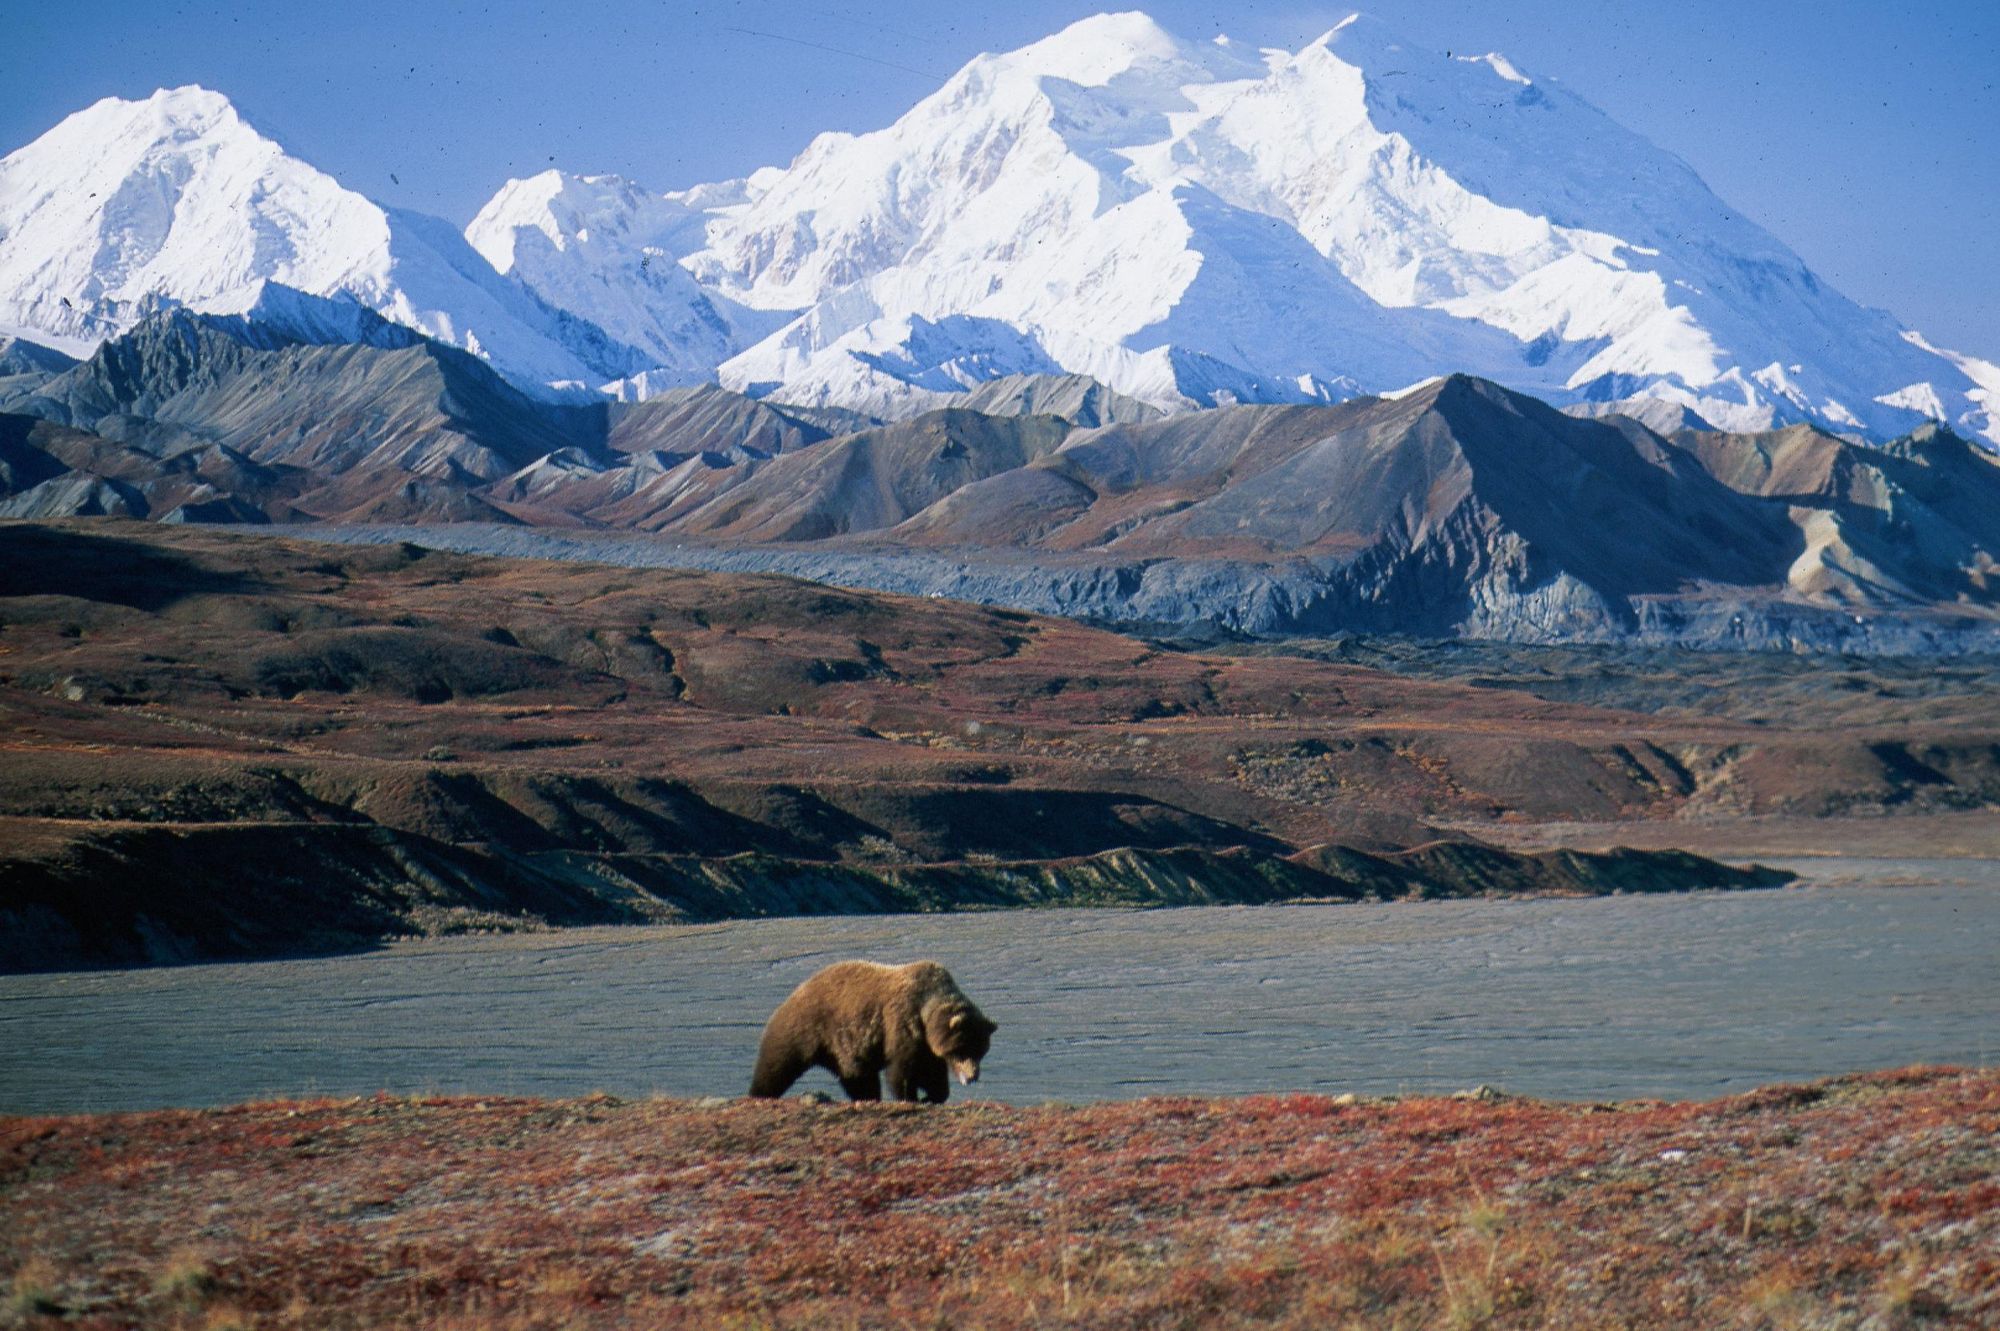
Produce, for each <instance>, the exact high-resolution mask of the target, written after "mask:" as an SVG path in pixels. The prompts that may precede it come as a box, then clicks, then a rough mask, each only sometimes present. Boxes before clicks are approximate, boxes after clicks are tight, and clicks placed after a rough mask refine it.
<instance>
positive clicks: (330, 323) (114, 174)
mask: <svg viewBox="0 0 2000 1331" xmlns="http://www.w3.org/2000/svg"><path fill="white" fill-rule="evenodd" d="M175 308H184V309H188V310H193V311H197V312H200V313H203V314H209V315H221V316H234V317H237V318H241V319H247V320H249V321H251V322H255V323H260V324H274V325H276V326H277V327H279V328H280V329H282V330H283V332H284V334H285V335H286V336H287V337H290V338H293V339H294V340H296V341H299V342H301V343H302V344H310V345H315V346H328V345H333V344H336V343H339V344H347V345H354V344H363V345H370V344H369V343H367V342H365V341H364V339H369V338H372V339H374V342H375V343H381V344H384V345H386V344H387V342H389V341H392V340H393V338H394V336H395V334H394V333H392V332H389V331H386V330H388V329H398V330H407V331H414V332H416V333H420V334H422V335H423V336H424V337H425V338H426V339H428V340H429V342H430V343H433V344H438V345H442V346H444V347H448V348H456V349H457V350H459V351H462V352H464V353H467V354H468V355H470V356H472V357H475V358H477V359H479V360H482V361H484V362H485V363H486V364H488V365H490V366H491V367H493V368H494V369H496V370H498V371H500V372H501V373H502V374H503V375H504V376H505V377H506V379H507V380H508V381H509V384H510V386H511V389H512V390H516V391H518V392H519V393H520V394H522V395H523V396H525V397H527V398H530V399H533V400H535V401H536V402H539V403H544V404H546V403H550V402H563V401H588V400H590V399H593V398H595V399H600V400H601V399H606V398H608V399H611V400H613V401H615V402H619V403H623V404H626V405H632V404H642V403H644V402H645V401H646V400H647V399H651V398H655V397H658V396H661V395H663V394H673V393H677V392H679V393H685V392H686V391H687V390H689V389H694V388H698V387H700V386H702V385H719V386H720V387H722V388H725V389H728V390H731V391H732V392H734V393H737V394H740V395H742V396H744V397H748V398H752V399H757V400H761V401H764V402H767V403H770V404H773V405H774V408H776V409H779V410H781V411H783V412H787V413H790V412H793V411H795V410H797V409H801V408H804V409H837V410H839V411H845V412H858V413H861V414H863V415H865V416H867V417H870V418H873V419H876V420H882V421H890V420H899V419H905V418H909V417H913V416H917V415H920V414H922V413H924V412H927V411H931V410H934V409H937V408H941V407H948V406H952V405H954V404H961V399H962V398H963V396H964V395H965V394H967V393H973V392H981V391H997V392H998V393H1000V394H1001V395H1003V396H1004V394H1005V393H1006V392H1008V391H1010V390H1008V389H1007V388H1004V387H1003V388H1000V389H998V390H991V389H990V386H991V385H993V384H995V383H1006V384H1019V383H1023V382H1032V383H1037V384H1050V383H1056V382H1061V381H1064V380H1070V381H1071V382H1072V383H1073V384H1074V383H1077V382H1080V380H1081V379H1088V380H1090V381H1094V384H1095V386H1096V387H1095V388H1094V389H1085V388H1072V390H1071V391H1073V392H1085V391H1095V392H1096V393H1097V394H1098V396H1100V397H1102V398H1104V399H1105V400H1107V401H1110V400H1113V399H1116V400H1117V401H1119V402H1121V403H1124V404H1127V405H1125V406H1121V407H1120V408H1118V410H1120V411H1123V412H1125V413H1126V414H1132V413H1133V412H1135V411H1137V410H1139V409H1145V410H1149V411H1152V412H1155V413H1160V414H1163V415H1166V414H1174V413H1181V412H1185V411H1186V410H1188V409H1189V408H1194V407H1217V406H1228V405H1232V404H1246V403H1264V404H1287V403H1292V404H1308V403H1319V404H1330V403H1338V402H1344V401H1348V400H1351V399H1358V398H1364V397H1368V396H1371V395H1380V394H1383V393H1389V392H1394V391H1397V390H1401V389H1403V388H1406V387H1408V386H1410V385H1412V384H1414V383H1417V382H1419V381H1422V380H1425V379H1427V378H1430V377H1433V376H1438V375H1447V374H1452V373H1465V374H1471V375H1474V376H1477V377H1479V378H1481V379H1483V380H1487V381H1491V382H1494V383H1498V384H1502V385H1505V386H1506V387H1507V388H1509V389H1511V390H1514V391H1516V392H1526V393H1529V394H1532V395H1534V396H1536V397H1539V398H1542V399H1544V400H1546V401H1549V402H1552V403H1555V404H1557V405H1559V406H1580V407H1583V408H1585V409H1587V410H1598V411H1602V410H1608V409H1618V410H1620V411H1621V413H1622V414H1623V415H1624V416H1626V417H1627V418H1637V419H1641V420H1649V421H1651V422H1653V423H1654V424H1661V423H1662V422H1663V418H1662V417H1661V416H1660V415H1659V413H1660V412H1663V411H1664V412H1670V413H1677V414H1678V415H1677V421H1676V424H1677V426H1684V427H1688V428H1698V427H1701V426H1707V427H1712V428H1715V429H1719V430H1727V431H1734V432H1737V433H1742V432H1746V431H1762V430H1771V429H1777V428H1781V427H1784V426H1787V425H1792V424H1800V423H1807V424H1812V425H1815V426H1818V427H1821V428H1824V429H1825V430H1828V431H1831V432H1833V433H1836V434H1840V435H1843V436H1849V437H1853V438H1865V439H1871V440H1874V441H1878V442H1879V441H1883V440H1887V439H1891V438H1895V437H1897V436H1900V435H1905V434H1907V433H1909V432H1910V431H1912V430H1914V429H1916V428H1917V427H1918V426H1919V425H1921V424H1922V423H1923V422H1925V421H1926V420H1933V421H1937V422H1939V423H1942V424H1946V425H1949V426H1950V427H1951V428H1952V429H1953V430H1954V431H1955V432H1957V433H1958V434H1959V435H1961V436H1964V437H1968V438H1976V439H1981V440H1984V441H1985V442H1987V443H1994V444H2000V406H1996V403H2000V368H1996V367H1995V366H1994V365H1993V364H1991V363H1989V362H1987V361H1984V360H1981V359H1978V358H1975V357H1972V356H1967V355H1959V354H1956V353H1953V352H1948V351H1943V350H1939V349H1936V348H1934V347H1932V346H1931V345H1930V344H1929V343H1928V342H1926V341H1925V340H1924V339H1923V338H1922V337H1921V336H1920V335H1919V334H1918V333H1917V332H1915V331H1914V330H1911V329H1908V328H1906V327H1904V326H1903V325H1901V324H1900V323H1899V322H1898V321H1897V320H1896V319H1894V318H1893V317H1892V316H1890V315H1888V314H1886V313H1883V312H1881V311H1876V310H1869V309H1864V308H1862V307H1860V306H1858V305H1856V304H1855V303H1854V302H1852V301H1850V300H1848V299H1847V298H1846V297H1844V296H1842V295H1840V294H1839V293H1838V292H1836V291H1834V290H1833V289H1832V288H1830V287H1829V286H1827V285H1826V284H1825V283H1824V282H1822V281H1821V280H1819V279H1818V278H1817V277H1815V276H1814V274H1813V273H1812V272H1811V271H1810V270H1809V269H1808V268H1807V267H1806V266H1805V264H1804V263H1803V262H1802V261H1801V260H1800V259H1799V258H1798V256H1797V255H1795V254H1794V253H1792V251H1790V250H1789V249H1788V248H1786V247H1785V246H1784V245H1783V244H1782V243H1781V242H1780V241H1778V240H1777V239H1776V238H1774V237H1772V236H1771V235H1770V234H1768V233H1767V232H1765V231H1764V230H1763V229H1761V228H1760V227H1758V226H1756V225H1755V224H1754V223H1752V222H1750V221H1749V220H1748V219H1746V218H1744V217H1743V216H1742V215H1741V214H1739V213H1737V212H1735V211H1734V210H1733V209H1731V208H1730V207H1729V206H1728V205H1727V204H1726V203H1724V202H1723V201H1722V200H1720V199H1718V198H1717V197H1716V196H1715V195H1714V194H1713V193H1712V192H1711V191H1710V190H1709V189H1708V188H1707V186H1706V185H1705V184H1704V183H1703V182H1702V181H1701V179H1700V178H1699V177H1698V176H1697V175H1696V174H1695V172H1694V171H1693V170H1692V169H1690V168H1689V167H1688V166H1687V165H1686V164H1685V163H1684V162H1682V161H1680V160H1679V159H1678V158H1676V157H1675V156H1673V155H1672V154H1671V153H1669V152H1666V151H1664V150H1662V149H1660V148H1659V147H1657V146H1655V145H1653V144H1651V143H1649V142H1647V141H1646V140H1644V139H1643V138H1641V137H1639V136H1637V135H1635V134H1632V133H1631V132H1629V131H1627V130H1625V129H1623V128H1622V127H1620V126H1619V125H1617V124H1616V123H1615V122H1613V121H1612V120H1610V119H1609V118H1608V117H1606V116H1605V115H1604V114H1602V113H1601V112H1599V111H1598V110H1596V109H1595V108H1594V107H1592V106H1591V105H1589V104H1588V103H1587V102H1585V101H1584V100H1582V99H1581V98H1579V97H1577V96H1576V95H1575V94H1573V93H1571V92H1569V91H1568V90H1567V89H1565V88H1564V87H1563V86H1562V85H1561V84H1560V83H1559V82H1557V81H1555V80H1552V79H1548V78H1541V77H1536V76H1532V75H1530V74H1527V73H1524V72H1522V71H1521V70H1519V69H1517V68H1516V67H1515V66H1514V65H1512V64H1511V63H1509V62H1508V61H1507V60H1506V59H1504V58H1503V57H1501V56H1498V55H1481V56H1476V57H1468V56H1465V55H1461V54H1454V53H1447V52H1436V51H1427V50H1424V49H1421V48H1419V47H1416V46H1413V45H1412V44H1410V43H1408V42H1406V41H1404V40H1402V39H1400V38H1399V37H1397V36H1396V35H1395V34H1394V33H1393V32H1391V31H1390V30H1388V29H1387V28H1386V27H1384V26H1383V25H1382V24H1380V23H1378V22H1376V21H1374V20H1372V19H1369V18H1367V17H1361V16H1357V17H1355V18H1351V19H1349V20H1347V21H1345V22H1342V23H1341V24H1339V25H1338V26H1336V27H1334V28H1333V29H1331V30H1330V31H1328V32H1327V33H1326V34H1324V35H1323V36H1322V37H1321V38H1319V39H1318V40H1316V41H1314V42H1312V43H1309V44H1308V45H1306V46H1305V47H1303V48H1302V49H1300V50H1298V51H1253V50H1248V49H1245V48H1242V47H1240V46H1238V45H1236V44H1232V43H1229V42H1227V41H1216V42H1206V43H1193V42H1188V41H1185V40H1182V39H1180V38H1178V37H1176V36H1174V35H1173V34H1171V33H1169V32H1167V31H1166V30H1165V29H1164V28H1162V27H1161V26H1160V25H1159V24H1157V23H1155V22H1154V21H1153V20H1152V19H1150V18H1148V17H1146V16H1145V15H1143V14H1137V13H1124V14H1110V15H1100V16H1097V17H1094V18H1089V19H1085V20H1083V21H1081V22H1079V23H1076V24H1074V25H1072V26H1071V27H1069V28H1067V29H1065V30H1064V31H1062V32H1060V33H1057V34H1055V35H1053V36H1051V37H1049V38H1047V39H1045V40H1043V41H1040V42H1036V43H1034V44H1032V45H1030V46H1027V47H1024V48H1022V49H1020V50H1018V51H1014V52H1011V53H1006V54H1001V55H984V56H980V57H978V58H976V59H974V60H973V61H971V62H970V63H969V64H967V65H966V66H965V67H964V68H963V69H961V70H959V71H958V72H957V73H956V74H954V75H952V76H951V77H950V78H949V79H947V80H945V81H944V83H943V84H942V86H940V87H939V88H938V90H937V91H936V92H934V93H932V94H931V95H930V96H928V97H926V98H924V99H923V100H922V101H921V102H919V103H918V104H917V105H916V106H914V107H912V108H911V109H910V111H909V112H908V113H906V114H905V115H904V116H902V117H901V118H900V119H898V120H897V121H896V122H895V123H894V124H893V125H890V126H888V127H886V128H884V129H882V130H879V131H875V132H873V133H867V134H858V135H856V134H845V133H829V134H823V135H821V136H819V137H818V138H816V139H814V140H813V141H812V143H811V144H810V145H809V146H808V147H807V148H806V149H805V150H804V151H803V152H802V153H800V155H799V156H798V157H797V158H796V159H794V160H793V161H792V162H791V163H790V164H789V165H787V166H783V167H767V168H765V169H762V170H759V171H757V172H754V173H752V174H751V175H749V176H747V177H745V178H744V179H742V180H737V181H729V182H722V183H717V184H708V185H700V186H696V187H694V188H691V189H685V190H679V191H675V192H671V193H658V192H654V191H651V190H648V189H646V188H643V187H641V186H639V185H636V184H634V183H632V182H628V181H624V180H620V179H617V178H615V177H608V176H591V175H576V174H569V173H564V172H557V171H550V172H547V173H544V174H542V175H539V176H536V177H533V178H531V179H528V180H517V181H510V182H508V183H507V184H506V185H505V186H504V187H503V188H502V189H501V190H500V191H499V192H498V193H497V194H496V195H495V196H494V198H493V199H492V200H491V202H490V203H489V204H488V205H487V206H486V207H485V208H484V209H482V210H481V211H480V213H479V215H478V216H477V217H476V218H475V219H474V220H473V221H472V223H471V225H470V226H469V227H467V228H465V229H464V231H463V232H461V231H460V230H459V229H458V228H457V227H456V226H454V225H452V224H451V223H448V222H445V221H442V220H440V219H437V218H432V217H426V216H423V215H421V214H417V213H412V212H409V211H406V210H400V209H395V208H389V207H384V206H382V205H379V204H377V203H375V202H373V201H371V200H369V199H368V198H366V197H364V196H363V195H361V194H359V193H357V192H355V191H353V190H350V189H348V188H346V187H344V186H342V185H341V184H340V183H339V182H338V181H336V180H334V179H333V178H332V177H330V176H328V175H326V174H325V173H324V172H321V171H319V170H317V169H316V168H314V167H312V166H310V165H308V164H306V163H305V162H302V161H300V160H299V159H297V158H295V157H293V156H291V155H290V154H288V153H287V152H286V151H285V150H284V149H283V148H282V147H280V146H279V145H278V144H276V143H274V142H273V141H272V140H271V139H269V138H268V137H266V136H265V135H263V134H261V133H260V132H259V131H258V130H257V129H255V128H254V127H253V126H252V125H250V124H249V123H247V122H246V121H245V120H244V119H243V118H242V117H241V116H240V115H239V114H238V113H237V111H236V109H235V108H234V107H233V106H232V105H231V103H230V102H229V101H228V99H227V98H226V97H224V96H222V95H221V94H218V93H215V92H210V91H206V90H203V89H200V88H192V87H189V88H179V89H173V90H163V91H161V92H159V93H157V94H155V95H153V96H152V97H149V98H145V99H142V100H137V101H125V100H120V99H117V98H109V99H106V100H104V101H101V102H98V103H97V104H95V105H93V106H91V107H88V108H86V109H84V110H82V111H79V112H77V113H76V114H75V115H72V116H71V117H69V118H68V119H66V120H64V121H63V122H62V123H61V124H59V125H58V126H56V127H55V128H54V129H52V130H50V131H49V132H48V133H47V134H45V135H43V136H42V137H41V138H39V139H37V140H36V141H35V142H33V143H31V144H28V145H27V146H25V147H23V148H21V149H19V150H18V151H16V152H14V153H12V154H11V155H9V156H7V157H5V158H4V159H0V333H4V334H15V335H19V336H21V337H24V338H26V339H28V341H30V342H33V343H37V344H41V345H43V346H47V347H52V348H54V349H56V350H59V351H62V352H64V353H67V354H69V355H71V356H78V357H81V356H87V355H88V354H90V353H91V352H92V351H93V350H94V349H95V348H96V347H97V346H99V345H100V344H101V343H103V342H104V341H105V340H106V339H109V338H113V337H116V336H119V335H121V334H125V333H130V332H132V331H133V330H134V329H136V328H137V327H139V325H140V324H141V322H142V321H144V320H145V319H147V318H148V316H150V315H154V314H157V313H160V312H162V311H168V310H172V309H175ZM391 349H395V348H391ZM400 349H401V350H404V351H410V350H412V348H410V347H403V348H400ZM24 354H25V353H24ZM418 355H419V357H420V358H421V357H429V356H432V355H433V353H432V352H430V351H423V352H420V353H418ZM305 359H312V360H317V359H322V358H321V357H318V356H317V355H314V356H308V357H305ZM434 363H436V364H442V362H434ZM439 372H440V373H442V372H443V371H439ZM5 379H6V376H5V375H0V390H4V384H5ZM1037 391H1048V390H1046V389H1043V390H1037ZM777 404H783V405H782V407H779V406H778V405H777ZM600 405H601V403H600ZM529 414H530V415H532V413H529ZM1070 419H1071V420H1072V421H1073V422H1074V421H1075V419H1076V418H1075V417H1070ZM536 428H539V427H536ZM231 446H232V447H234V445H231ZM480 446H481V447H486V445H484V444H482V445H480ZM544 451H547V450H544ZM512 456H513V455H511V454H507V453H506V451H505V449H501V450H500V451H498V452H494V453H493V456H492V457H491V458H484V457H482V458H480V459H477V461H478V464H479V465H478V466H477V467H474V468H473V469H472V470H471V471H470V472H469V473H468V474H471V475H475V476H479V477H480V478H481V479H488V478H487V477H486V476H485V475H484V472H483V471H482V470H481V469H482V468H483V469H484V470H486V471H490V470H491V469H492V468H493V467H497V466H501V465H503V463H504V461H507V460H511V459H512ZM495 459H499V460H498V461H496V460H495Z"/></svg>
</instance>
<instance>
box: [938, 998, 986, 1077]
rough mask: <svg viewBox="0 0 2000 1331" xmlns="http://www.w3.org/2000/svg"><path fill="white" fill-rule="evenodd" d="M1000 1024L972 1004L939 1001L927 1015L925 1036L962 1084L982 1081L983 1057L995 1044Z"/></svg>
mask: <svg viewBox="0 0 2000 1331" xmlns="http://www.w3.org/2000/svg"><path fill="white" fill-rule="evenodd" d="M999 1029H1000V1027H999V1026H998V1025H996V1024H995V1023H993V1022H991V1021H988V1020H987V1019H986V1016H985V1014H984V1013H982V1012H980V1010H979V1009H978V1008H976V1007H974V1006H972V1005H971V1004H970V1003H939V1004H938V1005H937V1006H935V1007H933V1008H932V1009H931V1010H930V1011H929V1012H928V1013H926V1014H925V1018H924V1035H925V1038H926V1039H927V1040H928V1041H929V1042H930V1046H931V1052H932V1053H934V1054H936V1055H937V1056H938V1057H939V1058H941V1059H943V1060H944V1061H945V1066H946V1067H949V1068H950V1069H951V1075H952V1076H954V1077H956V1078H958V1084H959V1085H960V1086H970V1085H972V1083H973V1082H976V1081H978V1080H979V1064H980V1060H982V1059H984V1058H985V1057H986V1051H987V1050H988V1049H990V1048H992V1046H993V1032H995V1031H997V1030H999Z"/></svg>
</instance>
